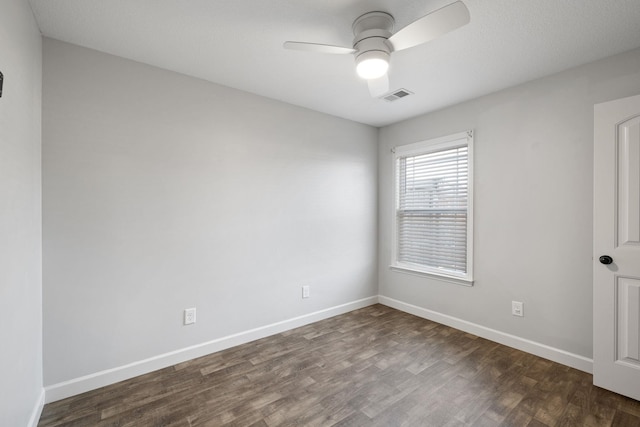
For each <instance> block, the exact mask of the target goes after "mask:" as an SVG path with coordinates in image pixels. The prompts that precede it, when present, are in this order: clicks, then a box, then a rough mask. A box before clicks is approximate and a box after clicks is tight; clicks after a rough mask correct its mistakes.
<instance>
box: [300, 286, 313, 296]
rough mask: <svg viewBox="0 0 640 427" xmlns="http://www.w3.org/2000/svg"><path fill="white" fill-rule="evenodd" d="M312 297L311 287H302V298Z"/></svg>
mask: <svg viewBox="0 0 640 427" xmlns="http://www.w3.org/2000/svg"><path fill="white" fill-rule="evenodd" d="M310 296H311V286H303V287H302V298H309V297H310Z"/></svg>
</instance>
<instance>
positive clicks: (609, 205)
mask: <svg viewBox="0 0 640 427" xmlns="http://www.w3.org/2000/svg"><path fill="white" fill-rule="evenodd" d="M593 250H594V253H593V255H594V257H593V262H594V264H593V383H594V384H595V385H597V386H599V387H603V388H606V389H609V390H612V391H615V392H616V393H620V394H623V395H625V396H629V397H632V398H634V399H637V400H640V95H639V96H632V97H629V98H624V99H619V100H616V101H611V102H605V103H602V104H597V105H596V106H595V108H594V209H593ZM605 257H610V259H608V258H605ZM609 261H611V263H609V264H607V263H608V262H609Z"/></svg>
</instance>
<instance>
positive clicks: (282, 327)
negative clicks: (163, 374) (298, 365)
mask: <svg viewBox="0 0 640 427" xmlns="http://www.w3.org/2000/svg"><path fill="white" fill-rule="evenodd" d="M377 302H378V297H377V296H372V297H368V298H363V299H360V300H357V301H352V302H349V303H346V304H342V305H338V306H335V307H330V308H326V309H324V310H320V311H316V312H314V313H309V314H304V315H302V316H298V317H294V318H292V319H287V320H283V321H281V322H276V323H272V324H270V325H266V326H261V327H259V328H255V329H251V330H248V331H244V332H240V333H237V334H233V335H229V336H226V337H222V338H218V339H215V340H212V341H208V342H205V343H202V344H196V345H194V346H191V347H186V348H183V349H180V350H176V351H172V352H169V353H165V354H161V355H158V356H154V357H150V358H148V359H145V360H140V361H137V362H133V363H129V364H127V365H124V366H119V367H117V368H112V369H106V370H104V371H100V372H96V373H93V374H89V375H85V376H83V377H79V378H74V379H72V380H69V381H64V382H61V383H57V384H52V385H50V386H47V387H45V391H46V393H45V396H46V397H45V401H46V403H50V402H55V401H56V400H60V399H64V398H67V397H70V396H75V395H77V394H80V393H84V392H86V391H90V390H95V389H97V388H100V387H104V386H107V385H109V384H114V383H117V382H119V381H123V380H126V379H129V378H133V377H137V376H138V375H143V374H146V373H149V372H152V371H156V370H158V369H162V368H166V367H168V366H172V365H175V364H177V363H182V362H185V361H187V360H191V359H195V358H197V357H201V356H205V355H207V354H211V353H215V352H217V351H221V350H225V349H227V348H230V347H234V346H237V345H241V344H246V343H248V342H251V341H255V340H257V339H260V338H264V337H268V336H270V335H274V334H278V333H280V332H284V331H288V330H290V329H294V328H298V327H300V326H304V325H308V324H310V323H313V322H317V321H320V320H324V319H328V318H330V317H333V316H337V315H339V314H344V313H348V312H350V311H353V310H357V309H359V308H363V307H367V306H369V305H373V304H376V303H377Z"/></svg>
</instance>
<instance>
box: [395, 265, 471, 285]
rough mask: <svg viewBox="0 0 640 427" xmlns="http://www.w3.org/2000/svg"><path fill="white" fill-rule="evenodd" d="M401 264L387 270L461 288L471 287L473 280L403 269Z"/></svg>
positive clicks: (415, 269) (414, 269)
mask: <svg viewBox="0 0 640 427" xmlns="http://www.w3.org/2000/svg"><path fill="white" fill-rule="evenodd" d="M402 265H403V264H396V265H390V266H389V268H390V269H391V270H393V271H397V272H398V273H405V274H412V275H414V276H421V277H430V278H431V279H434V280H442V281H444V282H451V283H455V284H456V285H461V286H468V287H471V286H473V280H469V279H465V278H463V277H456V276H453V275H451V276H449V275H446V274H443V273H432V272H430V271H427V270H419V269H417V268H405V267H402Z"/></svg>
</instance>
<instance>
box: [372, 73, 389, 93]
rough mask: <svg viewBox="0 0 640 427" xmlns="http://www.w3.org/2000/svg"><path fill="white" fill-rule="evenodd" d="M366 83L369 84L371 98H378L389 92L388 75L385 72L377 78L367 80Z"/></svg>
mask: <svg viewBox="0 0 640 427" xmlns="http://www.w3.org/2000/svg"><path fill="white" fill-rule="evenodd" d="M367 84H368V85H369V93H370V94H371V97H372V98H379V97H381V96H382V95H384V94H385V93H387V92H389V76H388V75H386V74H385V75H384V76H382V77H378V78H377V79H369V80H367Z"/></svg>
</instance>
